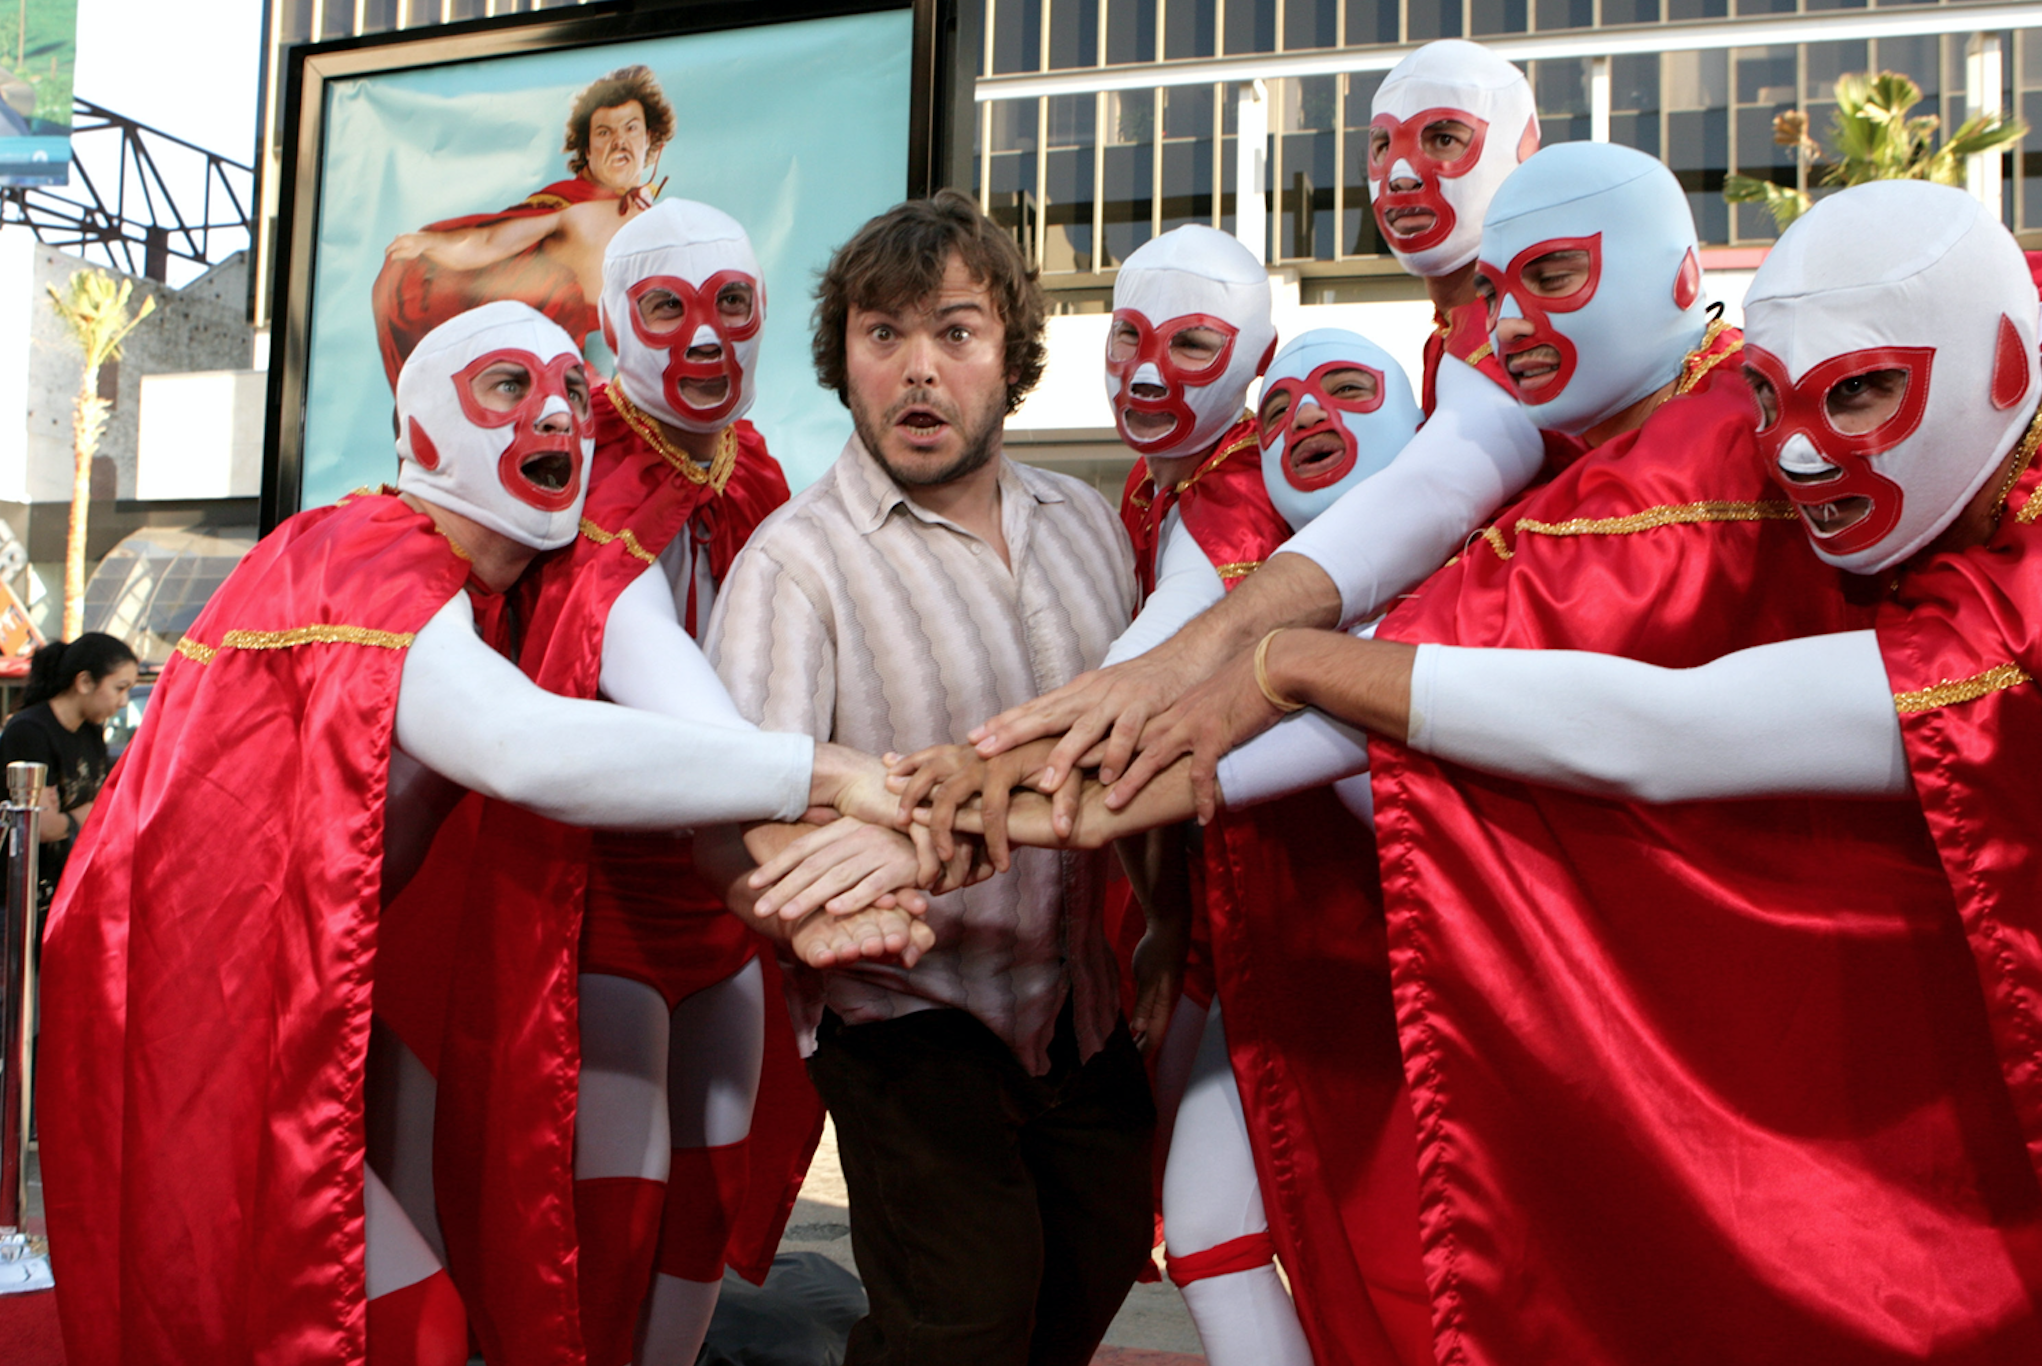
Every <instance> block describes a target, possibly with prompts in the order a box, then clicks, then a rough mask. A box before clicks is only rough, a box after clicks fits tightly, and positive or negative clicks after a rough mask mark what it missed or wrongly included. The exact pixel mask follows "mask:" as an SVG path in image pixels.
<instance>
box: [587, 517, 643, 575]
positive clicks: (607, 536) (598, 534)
mask: <svg viewBox="0 0 2042 1366" xmlns="http://www.w3.org/2000/svg"><path fill="white" fill-rule="evenodd" d="M581 534H582V535H584V536H586V537H588V538H589V539H590V540H591V541H594V542H595V543H596V544H597V545H608V544H609V543H610V542H612V541H622V542H623V543H624V549H626V550H628V551H630V552H631V555H632V558H634V559H639V560H643V561H645V562H646V563H647V564H651V563H652V562H653V561H654V560H656V559H658V558H659V557H658V556H657V555H654V554H653V553H652V552H651V551H650V550H647V549H646V548H645V547H644V546H642V545H640V544H639V543H638V537H636V536H635V535H633V534H632V532H631V528H630V527H628V526H627V527H625V528H624V529H623V530H622V531H605V530H603V529H602V528H601V527H599V526H597V525H596V524H595V523H594V522H591V521H590V520H589V519H588V518H586V517H584V518H582V519H581Z"/></svg>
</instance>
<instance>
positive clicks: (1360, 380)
mask: <svg viewBox="0 0 2042 1366" xmlns="http://www.w3.org/2000/svg"><path fill="white" fill-rule="evenodd" d="M1320 387H1321V388H1323V389H1324V390H1325V391H1326V397H1327V398H1329V399H1332V400H1333V401H1334V402H1336V403H1356V404H1360V403H1367V402H1368V401H1369V400H1370V399H1373V398H1374V397H1375V396H1376V377H1375V376H1374V375H1371V374H1370V373H1369V372H1368V371H1366V370H1363V369H1361V368H1360V367H1358V366H1357V367H1354V368H1351V369H1347V368H1343V369H1339V370H1329V371H1327V372H1326V376H1325V378H1324V379H1323V380H1321V381H1320Z"/></svg>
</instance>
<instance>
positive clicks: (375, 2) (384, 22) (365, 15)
mask: <svg viewBox="0 0 2042 1366" xmlns="http://www.w3.org/2000/svg"><path fill="white" fill-rule="evenodd" d="M396 27H397V0H364V3H363V5H362V32H364V33H385V32H388V31H389V30H390V29H393V28H396Z"/></svg>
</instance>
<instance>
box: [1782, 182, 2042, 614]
mask: <svg viewBox="0 0 2042 1366" xmlns="http://www.w3.org/2000/svg"><path fill="white" fill-rule="evenodd" d="M1744 318H1745V323H1744V326H1745V334H1744V335H1745V346H1744V359H1745V364H1746V365H1747V367H1748V372H1749V373H1752V374H1754V375H1755V376H1756V377H1757V378H1759V379H1760V380H1762V381H1763V383H1762V384H1759V385H1755V386H1754V387H1756V388H1758V389H1759V390H1760V408H1761V412H1762V417H1761V426H1760V428H1759V432H1758V445H1759V450H1760V452H1761V453H1762V454H1763V455H1764V457H1765V460H1766V468H1767V470H1768V472H1769V473H1771V475H1772V477H1773V479H1774V480H1775V482H1777V483H1778V484H1779V485H1780V487H1781V488H1782V489H1784V490H1786V493H1787V496H1788V497H1789V498H1792V499H1793V500H1794V502H1795V504H1796V505H1797V506H1798V507H1799V508H1800V510H1801V519H1802V525H1803V526H1804V527H1805V528H1806V530H1807V532H1808V534H1809V536H1810V538H1811V539H1812V540H1813V541H1814V543H1815V553H1816V554H1818V555H1820V556H1821V557H1822V558H1823V559H1824V560H1826V561H1828V562H1829V563H1830V564H1833V565H1835V566H1837V567H1838V568H1839V569H1846V570H1850V571H1851V572H1853V573H1859V574H1870V573H1874V572H1876V571H1878V570H1881V569H1885V568H1888V567H1889V566H1891V565H1895V564H1898V563H1899V562H1900V561H1902V560H1904V559H1906V558H1907V557H1908V556H1910V555H1912V554H1914V553H1915V552H1916V551H1918V550H1920V549H1922V548H1923V547H1924V546H1926V545H1928V543H1929V542H1930V541H1932V540H1934V539H1935V538H1936V537H1937V536H1938V535H1940V534H1941V533H1942V531H1943V529H1944V528H1946V527H1948V526H1949V525H1950V523H1951V522H1952V521H1954V520H1956V517H1957V514H1958V513H1960V512H1961V511H1963V509H1964V507H1965V505H1966V504H1967V503H1969V502H1970V501H1971V499H1972V497H1973V496H1974V495H1976V494H1977V492H1978V491H1979V489H1980V488H1982V487H1983V486H1984V484H1985V482H1986V480H1988V479H1990V478H1991V477H1992V474H1993V472H1994V471H1995V470H1996V469H1998V467H1999V464H2000V461H2001V459H2002V458H2003V457H2004V456H2005V455H2006V454H2007V452H2008V451H2009V450H2011V449H2012V447H2013V445H2014V443H2015V442H2016V441H2018V440H2019V439H2020V436H2021V433H2022V432H2023V431H2024V430H2026V428H2027V426H2028V424H2029V422H2030V421H2032V420H2033V418H2034V416H2035V409H2036V404H2037V401H2038V396H2042V373H2038V363H2037V355H2036V305H2035V285H2034V282H2033V280H2032V278H2031V277H2030V275H2029V273H2028V267H2027V262H2026V261H2025V260H2024V259H2023V257H2022V255H2021V250H2020V248H2019V247H2018V246H2016V245H2015V244H2014V239H2013V237H2012V236H2011V235H2010V234H2009V233H2008V232H2007V230H2006V229H2005V228H2003V227H2001V226H2000V225H1999V223H1997V222H1995V221H1994V220H1993V218H1992V217H1991V216H1990V215H1989V214H1987V213H1986V211H1985V210H1984V208H1983V207H1982V206H1980V205H1979V203H1978V202H1977V201H1976V200H1974V199H1972V198H1971V197H1970V196H1969V195H1967V194H1965V193H1964V192H1963V191H1962V190H1957V189H1952V188H1950V187H1949V186H1945V185H1933V184H1930V183H1928V182H1926V181H1920V180H1882V181H1875V182H1873V183H1871V184H1868V185H1860V186H1857V187H1855V188H1853V189H1848V190H1844V191H1842V192H1841V193H1839V194H1835V195H1832V196H1830V197H1829V198H1827V199H1825V200H1823V201H1822V202H1821V203H1819V204H1817V205H1816V206H1815V207H1814V208H1813V209H1811V210H1810V211H1809V212H1808V213H1807V214H1805V215H1803V216H1802V217H1801V218H1800V219H1799V220H1798V221H1796V222H1795V224H1794V225H1793V226H1792V227H1791V228H1789V229H1787V231H1786V232H1785V233H1784V234H1782V236H1781V237H1780V241H1779V244H1778V245H1777V246H1775V247H1774V248H1773V250H1772V252H1771V253H1770V254H1769V255H1767V257H1766V259H1765V264H1764V265H1762V266H1760V267H1759V269H1758V274H1757V276H1756V277H1754V278H1753V280H1752V282H1751V289H1750V291H1749V292H1748V293H1747V294H1746V295H1745V300H1744ZM1892 370H1897V371H1900V372H1902V373H1903V374H1904V375H1905V376H1906V381H1905V382H1906V388H1905V391H1904V392H1903V393H1902V394H1901V396H1900V402H1899V405H1898V407H1897V408H1895V409H1894V410H1893V412H1892V415H1891V416H1890V417H1887V418H1886V419H1885V420H1884V421H1881V422H1879V423H1878V424H1877V425H1876V426H1874V427H1872V428H1871V429H1870V430H1869V431H1861V432H1856V433H1847V432H1845V431H1843V430H1841V427H1840V426H1839V425H1838V422H1837V419H1838V417H1839V416H1841V418H1842V421H1843V422H1845V423H1850V419H1849V413H1848V405H1849V403H1850V402H1851V394H1852V391H1853V390H1854V389H1861V388H1862V386H1858V385H1853V384H1852V383H1851V381H1853V380H1854V379H1855V378H1856V377H1858V376H1862V375H1867V374H1871V373H1874V372H1877V371H1892ZM1839 386H1849V387H1845V388H1842V389H1839ZM1766 389H1770V390H1771V393H1770V394H1767V393H1766V392H1765V390H1766ZM1832 395H1834V401H1833V402H1832ZM1850 425H1861V424H1858V423H1850Z"/></svg>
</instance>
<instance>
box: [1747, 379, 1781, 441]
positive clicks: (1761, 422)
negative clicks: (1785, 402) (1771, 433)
mask: <svg viewBox="0 0 2042 1366" xmlns="http://www.w3.org/2000/svg"><path fill="white" fill-rule="evenodd" d="M1744 382H1745V383H1746V384H1747V385H1749V386H1750V387H1751V396H1752V398H1753V399H1754V400H1755V401H1756V402H1757V403H1758V429H1759V430H1760V431H1764V430H1766V429H1767V428H1768V427H1770V426H1772V425H1773V424H1774V423H1775V422H1778V421H1779V420H1780V396H1779V393H1778V392H1777V391H1776V390H1775V389H1774V388H1773V382H1772V381H1771V380H1769V379H1767V378H1766V377H1765V376H1764V375H1762V374H1760V373H1759V372H1758V371H1756V370H1754V369H1752V368H1751V367H1750V366H1749V365H1747V366H1745V367H1744Z"/></svg>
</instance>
